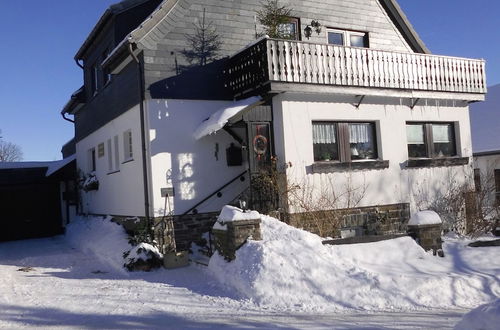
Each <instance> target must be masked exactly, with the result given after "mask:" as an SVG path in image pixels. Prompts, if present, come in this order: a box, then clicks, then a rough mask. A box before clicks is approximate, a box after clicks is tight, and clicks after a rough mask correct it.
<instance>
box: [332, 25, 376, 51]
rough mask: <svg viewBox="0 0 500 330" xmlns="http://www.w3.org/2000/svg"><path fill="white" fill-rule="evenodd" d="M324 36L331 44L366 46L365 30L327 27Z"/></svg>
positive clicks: (366, 35) (366, 34) (366, 36)
mask: <svg viewBox="0 0 500 330" xmlns="http://www.w3.org/2000/svg"><path fill="white" fill-rule="evenodd" d="M326 36H327V40H328V43H329V44H331V45H339V46H351V47H365V48H366V47H368V33H366V32H357V31H348V30H338V29H327V31H326Z"/></svg>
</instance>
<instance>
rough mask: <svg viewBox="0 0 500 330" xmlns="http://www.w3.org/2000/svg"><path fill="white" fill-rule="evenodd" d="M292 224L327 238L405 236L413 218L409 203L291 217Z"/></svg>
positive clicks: (288, 220)
mask: <svg viewBox="0 0 500 330" xmlns="http://www.w3.org/2000/svg"><path fill="white" fill-rule="evenodd" d="M284 218H285V221H286V222H288V223H289V224H290V225H292V226H294V227H298V228H303V229H305V230H307V231H310V232H312V233H315V234H317V235H320V236H323V237H341V236H344V237H349V236H364V235H389V234H398V233H404V232H406V229H407V223H408V221H409V219H410V205H409V204H408V203H400V204H390V205H378V206H369V207H358V208H350V209H337V210H327V211H318V212H309V213H296V214H289V215H287V216H285V217H284Z"/></svg>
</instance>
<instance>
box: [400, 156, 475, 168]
mask: <svg viewBox="0 0 500 330" xmlns="http://www.w3.org/2000/svg"><path fill="white" fill-rule="evenodd" d="M467 164H469V157H445V158H413V159H408V161H407V162H406V167H409V168H418V167H442V166H461V165H467Z"/></svg>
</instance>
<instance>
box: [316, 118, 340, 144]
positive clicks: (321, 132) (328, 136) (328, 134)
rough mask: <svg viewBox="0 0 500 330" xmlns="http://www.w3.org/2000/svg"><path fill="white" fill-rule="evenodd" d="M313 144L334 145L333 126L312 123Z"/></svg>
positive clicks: (334, 130)
mask: <svg viewBox="0 0 500 330" xmlns="http://www.w3.org/2000/svg"><path fill="white" fill-rule="evenodd" d="M312 127H313V143H336V142H337V137H336V136H337V132H336V126H335V124H327V123H313V126H312Z"/></svg>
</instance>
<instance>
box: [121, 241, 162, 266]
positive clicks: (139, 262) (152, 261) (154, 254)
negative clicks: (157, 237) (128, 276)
mask: <svg viewBox="0 0 500 330" xmlns="http://www.w3.org/2000/svg"><path fill="white" fill-rule="evenodd" d="M123 257H124V258H125V260H126V262H125V265H124V266H125V267H126V268H127V269H128V270H130V271H134V270H144V271H150V270H151V269H153V268H159V267H160V266H161V265H162V263H163V262H162V258H163V256H162V254H161V253H160V251H158V248H156V247H155V246H153V245H151V244H148V243H140V244H138V245H136V246H134V247H133V248H132V250H130V251H127V252H125V253H124V255H123Z"/></svg>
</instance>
